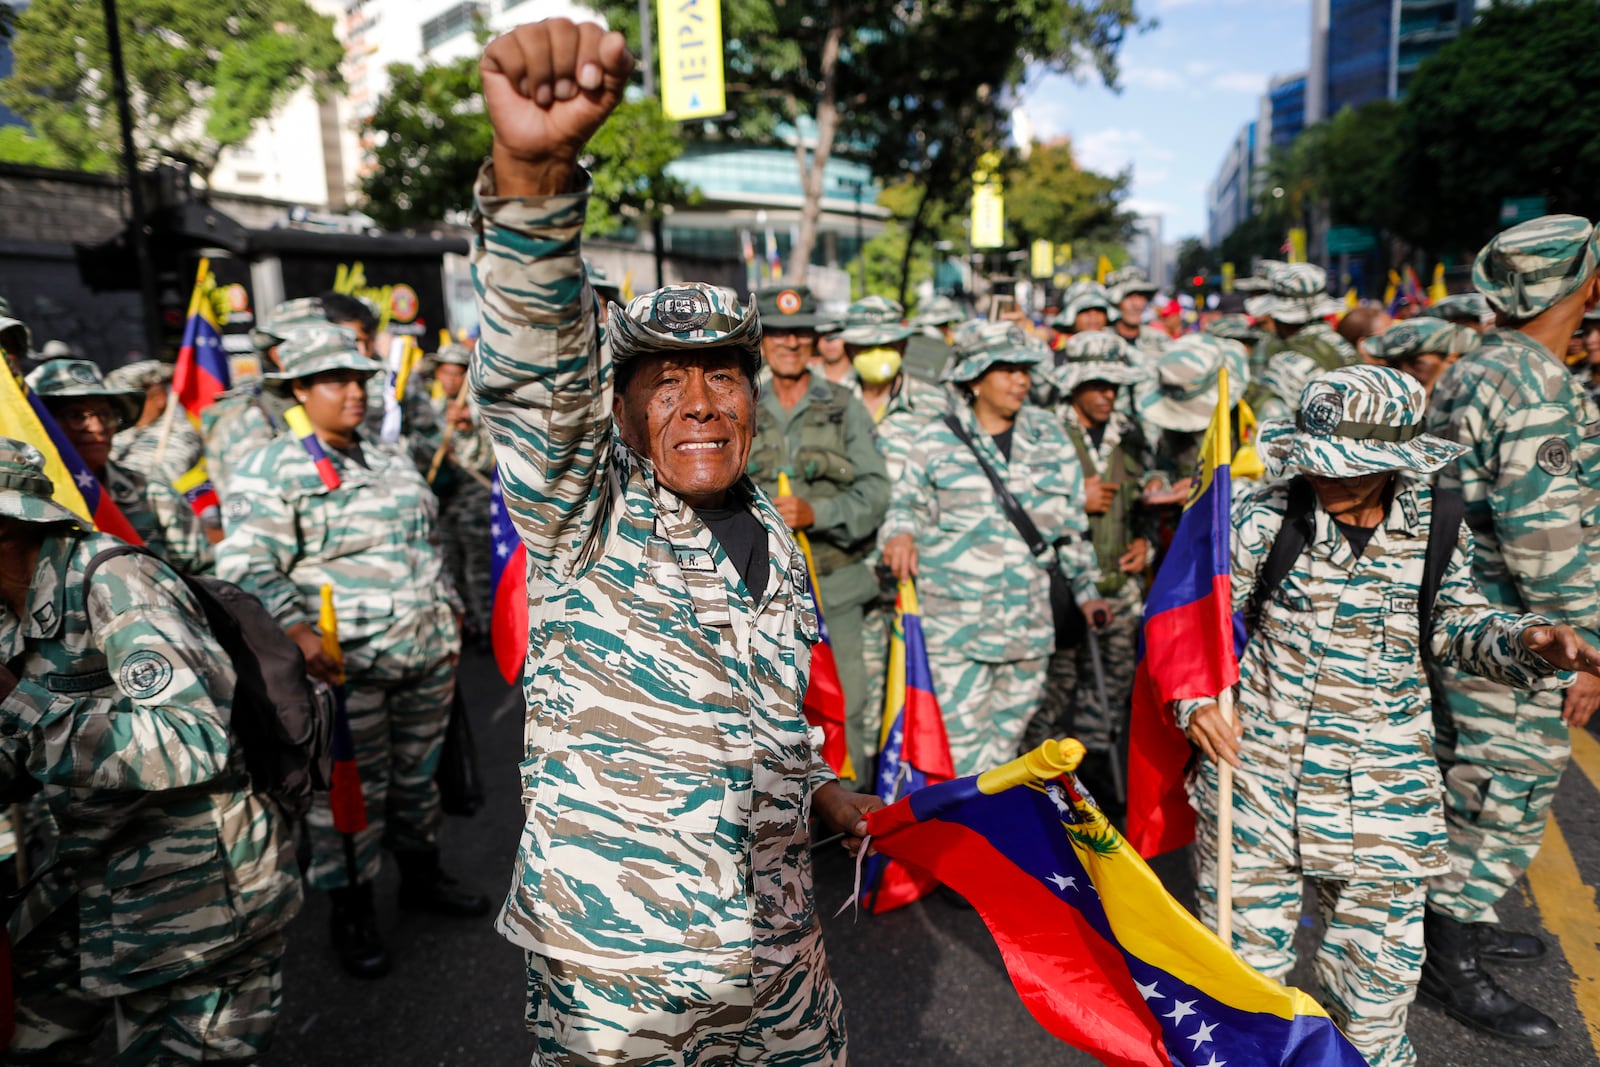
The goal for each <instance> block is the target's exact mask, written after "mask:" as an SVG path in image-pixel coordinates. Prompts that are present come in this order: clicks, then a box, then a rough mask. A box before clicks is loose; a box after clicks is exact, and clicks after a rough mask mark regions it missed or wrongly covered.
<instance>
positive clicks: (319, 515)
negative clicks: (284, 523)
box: [294, 489, 393, 559]
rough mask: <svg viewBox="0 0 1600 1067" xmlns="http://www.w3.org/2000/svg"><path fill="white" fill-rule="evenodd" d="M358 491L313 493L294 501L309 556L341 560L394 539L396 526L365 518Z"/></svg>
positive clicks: (376, 519)
mask: <svg viewBox="0 0 1600 1067" xmlns="http://www.w3.org/2000/svg"><path fill="white" fill-rule="evenodd" d="M354 494H355V490H353V489H336V490H333V491H331V492H325V493H311V494H308V495H306V496H302V497H301V498H299V499H298V500H297V501H294V506H295V510H296V512H297V513H298V520H299V521H298V527H299V531H298V532H299V536H300V541H301V544H302V546H303V550H304V552H305V554H306V555H307V556H314V557H320V558H322V559H341V558H344V557H348V556H359V555H361V554H362V553H363V552H366V551H369V550H371V549H374V548H377V547H378V546H379V545H382V544H383V543H384V540H385V539H386V538H388V537H391V536H393V532H392V523H389V522H384V521H380V518H381V517H380V516H378V515H362V514H361V513H360V503H359V501H357V500H356V499H355V495H354Z"/></svg>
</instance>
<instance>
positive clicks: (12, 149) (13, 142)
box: [0, 126, 66, 167]
mask: <svg viewBox="0 0 1600 1067" xmlns="http://www.w3.org/2000/svg"><path fill="white" fill-rule="evenodd" d="M0 163H24V164H27V165H28V166H31V167H60V166H62V165H64V164H65V163H66V160H64V159H62V158H61V153H60V152H59V151H57V150H56V146H55V145H53V144H51V143H50V142H49V141H46V140H42V139H41V138H38V137H35V136H33V135H32V134H31V133H29V132H28V131H27V130H26V129H25V128H23V127H21V126H0Z"/></svg>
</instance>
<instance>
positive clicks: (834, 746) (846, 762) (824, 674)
mask: <svg viewBox="0 0 1600 1067" xmlns="http://www.w3.org/2000/svg"><path fill="white" fill-rule="evenodd" d="M778 495H779V496H780V497H783V496H793V495H794V494H793V493H792V492H791V491H790V489H789V475H788V474H787V473H785V472H784V471H779V472H778ZM794 540H795V543H796V544H798V545H799V546H800V552H801V554H802V555H804V556H805V560H806V593H807V595H809V596H810V597H811V606H812V608H813V609H814V610H815V611H816V615H817V643H816V645H815V646H814V647H813V648H812V649H811V681H810V683H809V684H808V685H807V686H806V696H805V713H806V721H807V722H809V723H810V724H811V725H812V726H820V727H822V759H823V762H825V763H826V764H827V765H828V766H829V767H832V768H833V773H834V774H837V775H838V776H839V777H840V778H849V779H854V778H855V776H856V769H855V765H854V764H853V763H851V762H850V748H849V746H848V745H847V744H846V743H845V733H844V683H843V682H841V681H840V680H839V665H838V663H836V662H835V661H834V658H833V641H832V639H831V638H829V636H828V623H827V620H826V619H824V618H823V615H822V598H821V597H820V596H818V595H817V565H816V562H815V561H814V560H812V558H811V539H810V538H809V537H807V536H806V534H805V531H804V530H796V531H794Z"/></svg>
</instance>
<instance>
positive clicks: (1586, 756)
mask: <svg viewBox="0 0 1600 1067" xmlns="http://www.w3.org/2000/svg"><path fill="white" fill-rule="evenodd" d="M1572 762H1573V763H1576V764H1577V765H1578V767H1579V769H1580V770H1582V771H1583V773H1584V774H1586V775H1588V777H1589V784H1590V785H1592V786H1594V787H1595V788H1596V789H1600V741H1596V740H1595V739H1594V734H1591V733H1590V732H1589V731H1588V730H1582V729H1579V730H1573V731H1572Z"/></svg>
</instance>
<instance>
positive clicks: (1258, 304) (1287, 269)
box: [1245, 263, 1344, 326]
mask: <svg viewBox="0 0 1600 1067" xmlns="http://www.w3.org/2000/svg"><path fill="white" fill-rule="evenodd" d="M1267 285H1268V289H1267V292H1266V293H1265V294H1263V295H1262V296H1258V297H1253V298H1251V299H1250V300H1246V301H1245V310H1246V311H1248V312H1249V313H1250V314H1251V315H1256V316H1260V315H1267V316H1271V318H1273V319H1274V320H1275V321H1277V322H1282V323H1286V324H1288V325H1291V326H1294V325H1303V324H1305V323H1308V322H1311V321H1313V320H1315V319H1321V318H1326V317H1327V316H1329V315H1337V314H1338V313H1339V312H1341V311H1343V310H1344V304H1343V303H1341V302H1340V301H1338V300H1335V299H1334V298H1333V297H1331V296H1329V295H1328V272H1327V271H1325V270H1323V269H1322V268H1321V267H1319V266H1317V265H1316V264H1314V263H1274V264H1272V266H1271V268H1270V269H1269V270H1268V271H1267Z"/></svg>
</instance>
